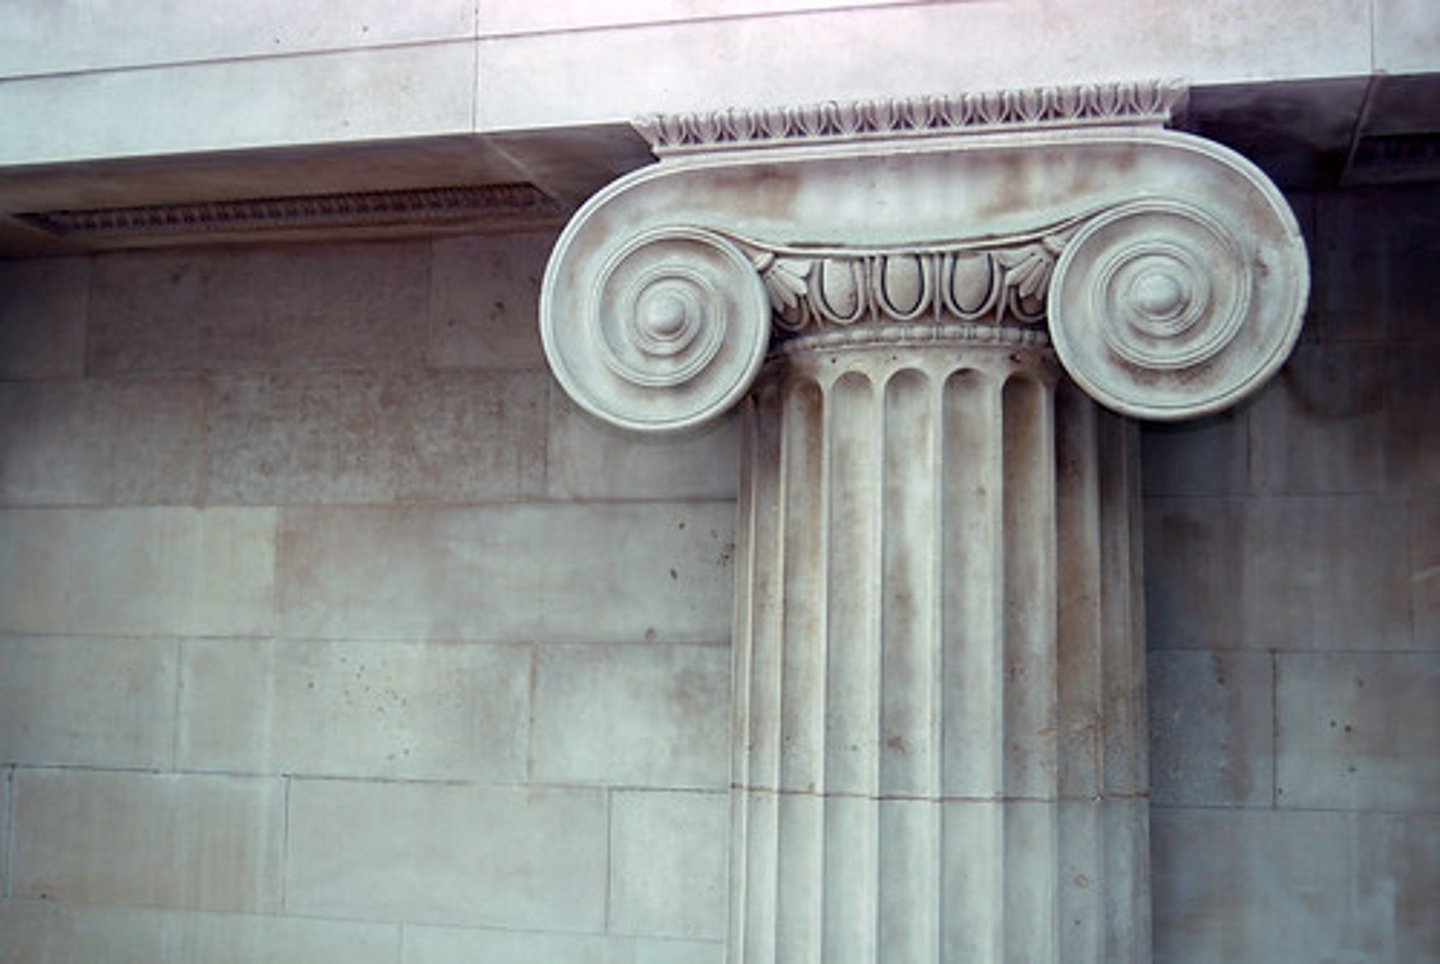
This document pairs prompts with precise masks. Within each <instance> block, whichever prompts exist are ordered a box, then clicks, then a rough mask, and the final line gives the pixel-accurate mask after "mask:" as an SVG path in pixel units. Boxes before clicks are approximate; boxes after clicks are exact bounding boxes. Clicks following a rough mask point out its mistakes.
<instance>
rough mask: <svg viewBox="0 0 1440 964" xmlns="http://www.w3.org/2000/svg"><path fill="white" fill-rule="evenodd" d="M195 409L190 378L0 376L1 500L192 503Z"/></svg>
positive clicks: (200, 450)
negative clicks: (19, 378) (2, 380)
mask: <svg viewBox="0 0 1440 964" xmlns="http://www.w3.org/2000/svg"><path fill="white" fill-rule="evenodd" d="M204 411H205V388H204V386H203V384H202V383H201V382H200V381H198V380H164V381H157V380H148V379H144V380H128V379H127V380H110V379H102V380H90V381H68V380H67V381H56V382H43V383H38V382H28V383H27V382H16V383H8V384H5V383H0V502H3V503H4V504H6V505H108V504H116V503H120V504H128V503H142V504H152V505H153V504H177V503H179V504H194V503H196V502H198V501H199V497H200V486H199V483H200V467H201V464H202V462H203V460H204V451H205V437H204Z"/></svg>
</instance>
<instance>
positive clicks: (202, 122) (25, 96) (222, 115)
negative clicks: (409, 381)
mask: <svg viewBox="0 0 1440 964" xmlns="http://www.w3.org/2000/svg"><path fill="white" fill-rule="evenodd" d="M286 9H287V10H289V9H291V8H286ZM167 22H168V21H167ZM131 29H132V28H126V29H125V30H124V31H123V32H124V33H126V34H128V33H130V32H131ZM474 79H475V49H474V45H473V41H463V40H461V41H452V42H443V41H442V42H437V43H426V44H413V45H412V44H400V45H397V46H393V47H385V48H380V49H361V50H353V49H352V50H338V51H326V52H322V53H309V54H296V55H294V56H288V57H255V58H240V59H228V58H221V59H219V60H204V61H200V62H189V63H175V62H170V63H164V64H155V65H151V66H149V68H148V69H142V70H122V71H116V72H101V73H88V72H82V73H62V74H59V75H50V76H41V77H34V78H22V79H19V80H14V81H10V82H7V83H6V84H5V85H4V86H3V87H0V116H3V117H5V118H6V120H7V121H9V122H10V125H11V129H12V130H23V131H25V132H26V137H24V138H6V139H5V140H4V141H3V142H0V165H15V164H40V163H47V162H48V163H56V162H60V161H80V160H91V159H96V158H118V157H134V156H140V155H152V156H153V155H164V154H184V153H190V152H199V153H209V152H215V151H223V150H231V149H245V148H258V147H293V146H299V145H313V144H333V143H337V142H346V141H349V142H361V143H365V142H370V143H373V142H376V141H380V140H385V139H389V138H397V139H398V138H405V137H412V136H431V135H433V136H442V137H443V136H445V135H452V134H462V133H467V132H469V131H470V130H472V118H473V116H474V98H475V83H474ZM297 90H303V91H305V92H306V94H307V96H304V97H297V96H295V91H297ZM236 91H244V92H245V96H243V97H237V96H236V93H235V92H236ZM122 105H123V109H120V108H121V106H122ZM62 118H66V120H62ZM415 317H417V318H418V317H420V316H418V315H417V316H415Z"/></svg>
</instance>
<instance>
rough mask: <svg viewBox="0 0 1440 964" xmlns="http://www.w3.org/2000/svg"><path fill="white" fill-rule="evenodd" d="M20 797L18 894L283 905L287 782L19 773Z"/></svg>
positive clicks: (203, 906) (13, 874) (14, 876)
mask: <svg viewBox="0 0 1440 964" xmlns="http://www.w3.org/2000/svg"><path fill="white" fill-rule="evenodd" d="M14 794H15V803H14V812H13V823H14V844H13V846H14V852H13V853H12V854H11V866H10V885H11V887H10V891H11V894H12V895H13V896H16V897H29V898H42V899H51V900H61V901H73V902H76V903H94V904H126V905H145V906H160V907H169V908H191V909H195V910H217V911H258V912H266V913H269V912H274V911H276V910H278V909H279V902H280V859H281V843H282V837H283V834H284V826H285V814H284V798H285V792H284V783H283V781H281V780H278V779H253V778H243V777H231V776H201V775H194V774H186V775H180V774H153V773H137V772H119V771H105V770H27V769H19V770H16V771H15V785H14Z"/></svg>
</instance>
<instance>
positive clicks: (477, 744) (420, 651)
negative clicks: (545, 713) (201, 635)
mask: <svg viewBox="0 0 1440 964" xmlns="http://www.w3.org/2000/svg"><path fill="white" fill-rule="evenodd" d="M530 663H531V655H530V651H529V649H528V648H527V647H523V646H489V645H468V644H455V643H444V644H434V645H431V644H423V643H414V644H412V643H398V642H386V643H376V642H356V641H346V642H323V641H313V642H312V641H306V642H297V641H291V640H278V641H269V640H244V639H239V640H235V639H218V640H188V641H186V642H185V643H184V658H183V673H182V680H183V683H182V686H181V690H180V709H179V713H180V723H179V737H178V758H179V766H181V767H182V768H185V769H193V770H214V769H219V770H232V771H250V772H259V773H299V774H324V775H334V776H355V777H383V778H387V779H395V778H405V779H432V780H487V781H493V782H501V783H519V782H522V781H523V780H524V779H525V765H526V762H525V753H526V735H527V730H528V720H529V715H530V714H529V705H528V704H529V689H530Z"/></svg>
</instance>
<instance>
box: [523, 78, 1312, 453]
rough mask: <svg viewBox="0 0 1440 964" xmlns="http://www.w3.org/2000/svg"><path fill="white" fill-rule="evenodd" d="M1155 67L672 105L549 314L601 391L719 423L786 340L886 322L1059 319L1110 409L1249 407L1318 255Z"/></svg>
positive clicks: (647, 418)
mask: <svg viewBox="0 0 1440 964" xmlns="http://www.w3.org/2000/svg"><path fill="white" fill-rule="evenodd" d="M1177 96H1179V91H1178V90H1176V89H1174V88H1171V87H1167V86H1165V85H1160V84H1141V85H1134V84H1132V85H1119V86H1115V87H1086V88H1077V89H1045V90H1032V91H1021V92H1010V93H1005V94H995V95H979V96H964V97H948V98H928V99H917V100H912V101H903V102H891V101H885V102H876V103H868V104H853V105H835V104H829V105H823V106H819V107H813V108H800V109H792V110H783V111H760V112H738V111H736V112H723V113H717V114H711V115H696V116H687V117H679V118H660V119H657V120H655V121H652V122H649V123H648V124H647V125H645V126H644V128H643V129H644V130H645V132H647V133H648V134H649V135H650V137H651V139H652V142H653V143H654V145H655V148H656V150H657V152H658V153H660V154H661V156H662V160H661V162H660V163H659V164H656V165H653V166H651V167H648V168H645V169H642V170H640V171H637V172H635V173H634V174H632V175H630V176H628V177H626V178H622V179H621V180H619V181H617V182H615V183H614V184H612V185H611V186H609V187H608V188H606V189H605V190H603V191H601V192H600V193H599V194H597V195H596V196H595V197H594V198H592V199H591V200H590V201H589V202H588V203H587V204H586V205H585V206H584V207H583V208H582V209H581V210H580V211H579V212H578V213H577V214H576V216H575V218H574V219H573V220H572V221H571V223H570V225H569V226H568V227H567V229H566V230H565V232H564V233H563V235H562V236H561V238H560V240H559V243H558V244H557V246H556V249H555V252H554V255H553V257H552V259H551V262H550V265H549V269H548V270H547V272H546V277H545V282H544V286H543V291H542V296H541V331H542V335H543V340H544V344H545V350H546V353H547V356H548V357H549V360H550V363H551V367H552V369H553V371H554V373H555V376H556V378H557V379H558V380H559V381H560V383H561V385H562V386H564V388H565V389H566V391H567V392H568V393H569V394H570V395H571V396H572V397H573V398H574V399H575V401H576V402H577V403H578V404H580V405H581V406H582V407H584V408H586V409H587V410H589V411H590V412H591V413H593V414H594V415H596V416H598V417H600V418H602V419H604V420H606V421H609V422H612V423H614V424H616V425H620V426H623V427H626V428H630V429H636V430H643V431H666V430H676V429H685V428H689V427H692V426H695V425H699V424H702V423H704V422H706V421H707V420H709V419H712V418H714V417H716V416H717V415H719V414H720V413H722V412H724V411H726V410H727V409H728V408H730V407H731V406H733V405H734V404H735V402H736V401H737V400H738V399H739V398H740V397H742V396H743V395H744V394H745V392H746V391H747V390H748V389H749V387H750V385H751V383H752V382H753V381H754V379H755V377H756V374H757V373H758V371H759V368H760V365H761V363H762V361H763V359H764V358H765V356H766V353H767V351H768V350H769V348H770V346H771V344H772V343H773V342H774V341H776V340H778V339H782V338H786V337H789V336H792V335H794V334H797V333H806V332H811V331H824V330H830V329H844V328H849V327H854V326H861V325H866V324H872V323H901V324H910V325H943V324H974V325H982V326H984V325H1002V324H1005V323H1013V324H1018V325H1022V326H1034V327H1035V328H1036V330H1037V331H1039V332H1041V333H1042V334H1048V337H1049V338H1050V340H1051V341H1052V342H1053V344H1054V346H1055V350H1056V352H1057V354H1058V356H1059V359H1060V362H1061V364H1062V365H1063V367H1064V369H1065V371H1066V372H1067V373H1068V374H1069V375H1070V376H1071V378H1073V379H1074V380H1075V382H1076V383H1077V384H1079V385H1080V386H1081V387H1082V388H1084V389H1085V391H1086V392H1087V393H1088V394H1089V395H1090V396H1091V397H1093V398H1094V399H1095V400H1097V401H1099V402H1100V403H1102V404H1104V405H1106V406H1108V407H1110V408H1111V409H1113V410H1115V411H1117V412H1121V413H1123V414H1128V415H1134V416H1138V417H1141V418H1151V419H1180V418H1188V417H1193V416H1197V415H1201V414H1205V413H1208V412H1212V411H1215V410H1217V409H1221V408H1224V407H1226V406H1228V405H1231V404H1234V403H1235V402H1236V401H1238V400H1239V399H1241V398H1242V397H1244V396H1245V395H1246V394H1248V393H1250V392H1252V391H1254V390H1255V389H1256V388H1257V387H1258V386H1259V385H1260V384H1262V383H1263V382H1264V380H1265V379H1266V378H1267V377H1268V376H1269V375H1270V374H1272V373H1273V372H1274V371H1275V369H1276V368H1278V367H1279V365H1280V364H1281V363H1282V362H1283V361H1284V359H1285V357H1286V356H1287V354H1288V353H1289V350H1290V348H1291V346H1292V345H1293V343H1294V341H1295V339H1296V337H1297V335H1298V332H1299V328H1300V323H1301V320H1302V316H1303V311H1304V305H1305V298H1306V293H1307V291H1308V267H1307V261H1306V257H1305V251H1304V246H1303V242H1302V241H1301V238H1300V233H1299V230H1298V228H1297V226H1296V223H1295V219H1294V217H1293V216H1292V214H1291V212H1290V210H1289V208H1288V206H1287V205H1286V203H1285V201H1284V199H1283V198H1282V197H1281V195H1280V194H1279V192H1278V191H1277V190H1276V189H1275V187H1274V186H1273V185H1272V184H1271V183H1270V182H1269V181H1268V180H1267V179H1266V177H1265V176H1264V175H1263V174H1262V173H1261V172H1260V171H1259V170H1258V169H1256V168H1255V167H1254V166H1253V165H1252V164H1250V163H1249V162H1248V161H1246V160H1245V159H1244V158H1242V157H1240V156H1239V155H1237V154H1235V153H1233V152H1232V151H1229V150H1227V149H1226V148H1224V147H1221V146H1220V145H1218V144H1215V143H1212V142H1209V141H1206V140H1203V139H1200V138H1197V137H1193V136H1189V135H1186V134H1181V133H1176V132H1173V131H1168V130H1165V129H1163V123H1164V121H1165V119H1166V117H1167V116H1168V111H1169V108H1170V105H1171V103H1172V102H1173V101H1174V100H1175V98H1176V97H1177Z"/></svg>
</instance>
